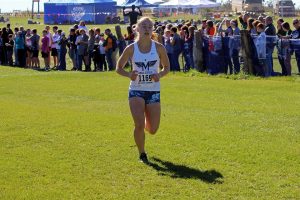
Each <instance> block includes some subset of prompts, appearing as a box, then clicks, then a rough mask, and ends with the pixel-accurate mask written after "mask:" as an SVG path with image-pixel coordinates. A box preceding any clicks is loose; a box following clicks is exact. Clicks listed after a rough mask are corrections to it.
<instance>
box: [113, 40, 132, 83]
mask: <svg viewBox="0 0 300 200" xmlns="http://www.w3.org/2000/svg"><path fill="white" fill-rule="evenodd" d="M132 55H133V45H129V46H128V47H126V48H125V50H124V52H123V53H122V55H121V56H120V58H119V60H118V62H117V67H116V72H117V73H118V74H120V75H121V76H125V77H128V78H130V79H131V80H135V78H136V77H137V73H136V72H135V71H133V72H127V71H125V70H124V66H125V64H126V63H127V62H128V60H129V58H131V57H132Z"/></svg>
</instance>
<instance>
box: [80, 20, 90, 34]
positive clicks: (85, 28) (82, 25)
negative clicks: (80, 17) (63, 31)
mask: <svg viewBox="0 0 300 200" xmlns="http://www.w3.org/2000/svg"><path fill="white" fill-rule="evenodd" d="M78 29H79V30H81V29H83V30H84V31H85V33H86V34H88V33H89V30H88V28H87V27H86V26H85V22H84V21H80V23H79V26H78Z"/></svg>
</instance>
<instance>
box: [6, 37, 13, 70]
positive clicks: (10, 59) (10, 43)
mask: <svg viewBox="0 0 300 200" xmlns="http://www.w3.org/2000/svg"><path fill="white" fill-rule="evenodd" d="M14 45H15V42H14V39H13V35H12V34H9V35H8V43H6V44H5V46H6V50H7V60H8V65H9V66H13V64H14V62H13V53H14Z"/></svg>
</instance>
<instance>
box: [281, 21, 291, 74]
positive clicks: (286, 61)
mask: <svg viewBox="0 0 300 200" xmlns="http://www.w3.org/2000/svg"><path fill="white" fill-rule="evenodd" d="M282 29H283V30H284V31H285V32H286V36H285V37H282V38H283V39H291V38H292V37H293V31H292V30H291V27H290V24H289V23H288V22H283V23H282ZM288 43H289V41H288ZM283 50H284V55H283V58H284V66H285V69H284V70H282V75H284V76H291V74H292V66H291V57H292V55H291V53H292V52H291V50H290V46H289V45H283Z"/></svg>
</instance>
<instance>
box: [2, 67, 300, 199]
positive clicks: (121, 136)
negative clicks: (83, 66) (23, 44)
mask: <svg viewBox="0 0 300 200" xmlns="http://www.w3.org/2000/svg"><path fill="white" fill-rule="evenodd" d="M234 79H236V80H234ZM128 84H129V80H127V79H126V78H122V77H120V76H118V75H117V74H116V73H114V72H107V73H80V72H52V71H51V72H38V71H32V70H26V69H18V68H9V67H3V66H0V117H1V121H0V172H1V173H0V199H5V200H7V199H51V200H53V199H272V200H273V199H300V170H299V166H300V157H299V155H300V131H299V130H300V123H299V120H300V77H297V76H293V77H290V78H280V77H279V78H270V79H261V78H253V77H248V79H241V80H238V77H231V76H230V77H227V78H226V77H225V76H218V77H215V76H214V77H212V76H206V75H201V74H198V73H196V72H191V73H188V74H181V73H179V74H172V73H170V74H169V75H168V76H167V77H166V78H164V79H163V80H162V118H161V127H160V130H159V132H158V133H157V135H155V136H150V135H147V139H146V149H147V151H148V153H149V156H150V161H151V163H152V164H151V165H149V166H147V165H144V164H142V163H140V162H138V160H137V158H138V153H137V149H136V147H135V144H134V140H133V134H132V128H133V122H132V119H131V116H130V111H129V107H128V101H127V89H128Z"/></svg>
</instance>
